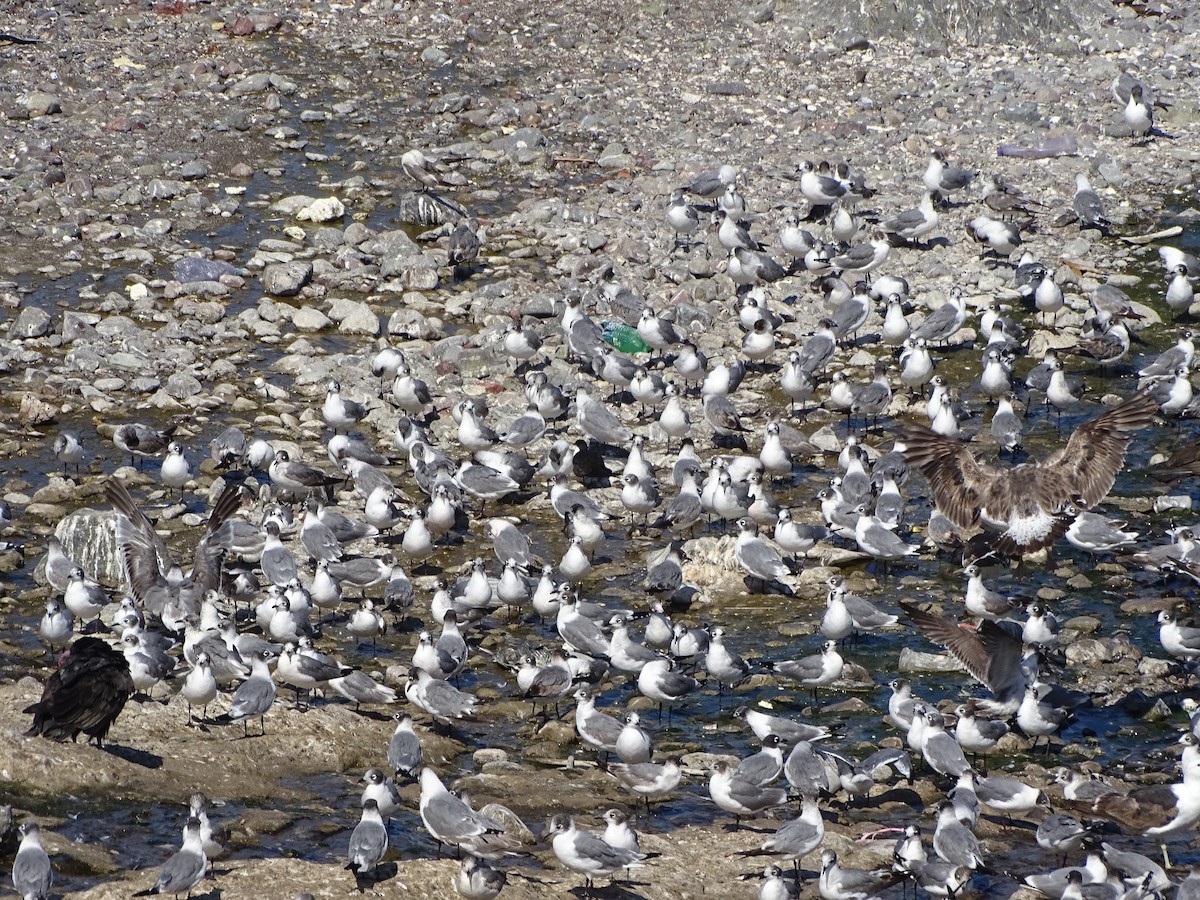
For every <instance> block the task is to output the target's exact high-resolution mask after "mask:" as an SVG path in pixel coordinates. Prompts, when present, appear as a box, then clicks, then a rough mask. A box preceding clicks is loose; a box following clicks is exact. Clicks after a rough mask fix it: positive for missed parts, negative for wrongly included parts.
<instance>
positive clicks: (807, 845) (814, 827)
mask: <svg viewBox="0 0 1200 900" xmlns="http://www.w3.org/2000/svg"><path fill="white" fill-rule="evenodd" d="M824 838H825V821H824V820H823V819H822V818H821V810H820V809H818V808H817V801H816V800H815V799H813V798H810V797H804V798H803V800H802V801H801V806H800V815H799V816H798V817H797V818H795V819H792V820H791V821H790V822H785V823H784V824H783V825H781V826H780V827H779V828H778V830H776V832H775V833H774V834H773V835H771V836H770V837H769V838H767V839H766V840H765V841H763V844H762V847H761V848H760V849H758V850H743V851H741V852H740V853H739V854H738V855H739V856H760V855H762V854H770V855H772V856H778V857H780V858H781V859H783V860H785V861H789V860H790V861H791V862H793V863H794V864H795V868H796V875H797V877H799V874H800V860H801V859H802V858H803V857H805V856H807V855H808V854H809V853H811V852H812V851H813V850H816V849H817V848H818V847H819V846H821V841H822V840H824Z"/></svg>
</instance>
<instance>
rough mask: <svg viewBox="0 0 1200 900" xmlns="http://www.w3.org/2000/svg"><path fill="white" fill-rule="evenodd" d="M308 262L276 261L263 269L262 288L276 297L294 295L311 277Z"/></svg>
mask: <svg viewBox="0 0 1200 900" xmlns="http://www.w3.org/2000/svg"><path fill="white" fill-rule="evenodd" d="M312 272H313V267H312V263H310V262H303V261H297V262H290V263H276V264H274V265H270V266H267V267H266V268H265V269H263V272H262V276H261V281H262V287H263V290H264V291H266V292H267V293H268V294H272V295H274V296H276V297H294V296H295V295H296V294H298V293H300V289H301V288H302V287H304V286H305V285H306V284H308V282H309V280H310V279H311V278H312Z"/></svg>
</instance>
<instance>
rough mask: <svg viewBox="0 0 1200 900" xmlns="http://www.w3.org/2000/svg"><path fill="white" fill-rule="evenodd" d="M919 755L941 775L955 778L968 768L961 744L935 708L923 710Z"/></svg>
mask: <svg viewBox="0 0 1200 900" xmlns="http://www.w3.org/2000/svg"><path fill="white" fill-rule="evenodd" d="M921 755H922V756H924V757H925V762H927V763H928V764H929V768H931V769H933V771H935V772H938V773H939V774H941V775H949V776H951V777H953V778H957V777H959V776H960V775H962V774H963V773H964V772H967V771H969V770H970V768H971V766H970V764H969V763H968V762H967V757H966V755H965V754H964V753H963V748H962V746H961V745H960V744H959V743H958V741H957V740H956V739H955V737H954V736H953V735H951V734H950V733H949V732H947V731H946V730H945V728H944V726H943V722H942V714H941V712H940V711H939V710H938V709H937V708H933V707H931V708H929V709H927V710H926V711H925V731H924V733H923V735H922V737H921Z"/></svg>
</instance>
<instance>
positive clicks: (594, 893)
mask: <svg viewBox="0 0 1200 900" xmlns="http://www.w3.org/2000/svg"><path fill="white" fill-rule="evenodd" d="M633 887H649V883H648V882H644V881H614V882H612V883H610V884H606V885H605V886H604V887H593V888H589V887H586V886H584V885H580V886H579V887H573V888H571V889H570V890H569V891H567V893H568V894H570V895H571V896H572V897H608V898H613V900H619V898H630V900H642V898H644V897H645V895H644V894H639V893H636V892H634V891H633V890H631V888H633Z"/></svg>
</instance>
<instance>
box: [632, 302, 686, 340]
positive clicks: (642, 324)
mask: <svg viewBox="0 0 1200 900" xmlns="http://www.w3.org/2000/svg"><path fill="white" fill-rule="evenodd" d="M637 332H638V336H639V337H641V339H642V340H643V341H645V342H646V343H647V344H648V345H649V346H650V348H651V349H653V350H658V351H662V350H666V349H667V348H669V347H673V346H675V345H676V344H682V343H683V337H682V336H681V335H680V334H679V332H678V331H677V330H676V328H675V326H674V325H673V324H672V323H670V322H668V321H667V320H666V319H663V318H660V317H659V316H657V315H656V314H655V312H654V310H653V308H651V307H649V306H646V307H643V308H642V313H641V316H640V317H639V318H638V323H637Z"/></svg>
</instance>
